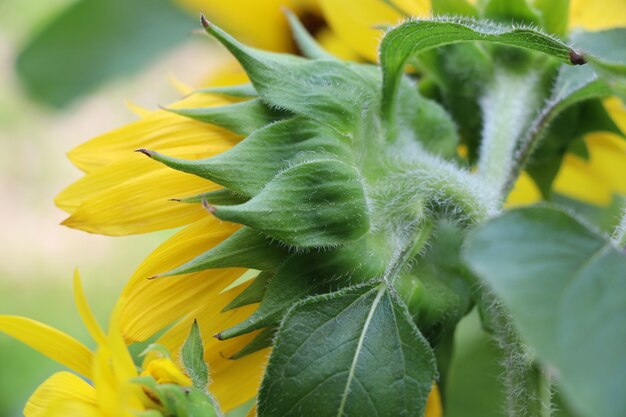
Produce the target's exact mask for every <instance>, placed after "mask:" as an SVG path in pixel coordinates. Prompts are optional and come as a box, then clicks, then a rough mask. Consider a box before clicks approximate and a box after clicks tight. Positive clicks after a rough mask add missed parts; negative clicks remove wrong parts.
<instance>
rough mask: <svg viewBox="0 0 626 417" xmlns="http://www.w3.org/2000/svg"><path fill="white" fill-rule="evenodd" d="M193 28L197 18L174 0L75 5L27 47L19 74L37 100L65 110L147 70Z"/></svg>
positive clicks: (90, 0) (96, 0)
mask: <svg viewBox="0 0 626 417" xmlns="http://www.w3.org/2000/svg"><path fill="white" fill-rule="evenodd" d="M193 28H194V22H193V17H190V16H188V15H186V14H184V13H183V12H182V11H181V10H180V8H178V7H175V5H174V4H173V3H172V2H171V1H169V0H133V1H127V0H81V1H77V2H72V4H71V6H69V7H68V8H67V9H66V10H64V11H63V12H62V13H61V15H60V16H59V17H58V18H56V19H55V20H53V21H51V22H50V23H49V24H48V25H46V26H45V27H43V28H41V30H39V31H38V33H37V34H35V35H34V37H33V38H32V39H31V40H30V41H29V42H28V43H27V44H26V46H25V47H24V49H23V50H22V51H21V52H20V54H19V56H18V58H17V72H18V74H19V76H20V78H21V80H22V81H23V82H24V84H25V86H26V88H27V90H28V91H29V92H30V93H31V94H32V95H33V96H35V97H37V98H38V99H40V100H42V101H44V102H45V103H47V104H50V105H53V106H57V107H62V106H65V105H67V104H69V103H70V102H71V101H73V100H75V99H76V98H78V97H80V96H81V95H83V94H85V93H87V92H88V91H90V90H92V89H93V88H95V87H97V86H99V85H101V84H103V83H104V82H106V81H108V80H110V79H112V78H115V77H118V76H120V75H124V74H129V73H132V72H135V71H137V70H139V69H141V68H142V67H143V66H145V65H146V64H147V63H149V62H150V61H151V60H153V59H154V58H155V57H157V56H158V55H160V54H162V53H163V52H165V51H167V50H168V49H170V48H172V47H173V46H175V45H177V44H178V43H180V42H181V41H184V40H185V39H187V38H188V37H189V33H190V32H191V30H192V29H193Z"/></svg>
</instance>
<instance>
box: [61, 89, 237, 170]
mask: <svg viewBox="0 0 626 417" xmlns="http://www.w3.org/2000/svg"><path fill="white" fill-rule="evenodd" d="M229 103H232V100H227V99H226V98H224V97H219V96H213V95H211V94H193V95H191V96H189V97H187V98H185V99H184V100H181V101H179V102H177V103H174V104H173V105H172V106H170V107H172V108H184V107H190V108H191V107H209V106H221V105H226V104H229ZM239 139H240V138H239V137H237V136H236V135H234V134H233V133H232V132H229V131H227V130H225V129H221V128H218V127H215V126H212V125H209V124H207V123H202V122H198V121H195V120H192V119H190V118H188V117H183V116H180V115H177V114H174V113H172V112H169V111H166V110H157V111H154V112H152V113H151V114H149V115H147V116H146V117H144V118H142V119H140V120H137V121H135V122H133V123H129V124H127V125H125V126H122V127H121V128H119V129H115V130H113V131H111V132H108V133H105V134H103V135H100V136H98V137H96V138H94V139H91V140H90V141H87V142H85V143H83V144H81V145H79V146H77V147H76V148H74V149H72V150H71V151H70V152H69V153H68V156H69V158H70V160H71V161H72V162H73V163H74V165H76V166H77V167H78V168H80V169H81V170H83V171H85V172H89V171H91V170H93V169H95V168H97V167H100V166H103V165H106V164H109V163H112V162H117V161H120V160H125V159H132V158H133V151H134V150H135V149H139V148H148V149H157V148H162V149H163V148H170V147H180V146H182V145H189V146H193V145H211V146H220V145H221V146H224V147H232V146H233V145H235V144H236V143H237V142H238V141H239Z"/></svg>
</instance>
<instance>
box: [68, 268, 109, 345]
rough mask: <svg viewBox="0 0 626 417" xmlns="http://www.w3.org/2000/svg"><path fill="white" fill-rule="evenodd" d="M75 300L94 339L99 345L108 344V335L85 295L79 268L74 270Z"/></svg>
mask: <svg viewBox="0 0 626 417" xmlns="http://www.w3.org/2000/svg"><path fill="white" fill-rule="evenodd" d="M74 300H75V302H76V307H77V308H78V313H79V314H80V317H81V318H82V319H83V323H85V327H87V330H88V331H89V334H90V335H91V337H93V340H95V341H96V343H97V344H99V345H106V343H107V342H106V336H105V335H104V332H103V331H102V328H101V327H100V325H99V324H98V321H97V320H96V318H95V317H94V315H93V313H92V312H91V308H90V307H89V303H87V298H86V297H85V292H84V291H83V286H82V284H81V282H80V274H79V272H78V269H77V270H76V271H74Z"/></svg>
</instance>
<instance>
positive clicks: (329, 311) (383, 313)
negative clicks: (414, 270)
mask: <svg viewBox="0 0 626 417" xmlns="http://www.w3.org/2000/svg"><path fill="white" fill-rule="evenodd" d="M436 377H437V372H436V368H435V359H434V356H433V352H432V350H431V349H430V346H429V345H428V343H427V342H426V341H425V339H424V338H423V337H422V336H421V335H420V333H419V331H418V330H417V328H416V327H415V325H414V324H413V322H412V320H411V318H410V317H409V316H408V313H407V311H406V307H405V306H404V305H402V304H400V303H399V302H398V301H397V300H395V299H394V298H393V297H392V296H391V294H390V293H389V291H388V290H387V289H386V287H385V286H384V285H382V284H374V285H365V286H360V287H353V288H350V289H347V290H344V291H340V292H337V293H334V294H330V295H322V296H317V297H314V298H311V299H308V300H306V301H304V302H302V303H300V304H298V305H296V306H295V307H294V308H293V309H291V310H290V311H289V313H288V314H287V316H286V317H285V319H284V320H283V323H282V325H281V327H280V329H279V332H278V334H277V336H276V342H275V347H274V349H273V351H272V354H271V356H270V361H269V364H268V367H267V370H266V374H265V377H264V380H263V384H262V386H261V391H260V394H259V403H258V412H259V416H260V417H282V416H285V417H287V416H294V415H311V416H317V417H336V416H347V417H361V416H380V417H387V416H388V417H397V416H401V415H404V416H416V417H417V416H422V415H423V413H424V410H425V407H426V399H427V397H428V394H429V392H430V389H431V386H432V383H433V381H434V380H435V378H436Z"/></svg>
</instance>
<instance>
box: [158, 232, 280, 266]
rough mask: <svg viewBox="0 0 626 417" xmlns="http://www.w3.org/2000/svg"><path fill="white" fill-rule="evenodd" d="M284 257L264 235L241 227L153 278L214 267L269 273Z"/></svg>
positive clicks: (277, 246) (278, 247) (277, 247)
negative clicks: (216, 243) (201, 252)
mask: <svg viewBox="0 0 626 417" xmlns="http://www.w3.org/2000/svg"><path fill="white" fill-rule="evenodd" d="M287 256H289V252H288V251H287V249H285V248H283V247H280V246H279V245H276V244H273V243H272V242H271V241H270V239H268V238H267V236H264V235H263V234H261V233H259V232H257V231H255V230H253V229H251V228H249V227H242V228H241V229H239V230H237V231H236V232H235V233H233V234H232V235H230V236H229V237H227V238H226V239H225V240H224V241H223V242H221V243H220V244H219V245H217V246H215V247H213V248H211V249H209V250H208V251H206V252H204V253H203V254H201V255H198V256H197V257H195V258H193V259H192V260H190V261H189V262H186V263H184V264H182V265H181V266H179V267H177V268H174V269H172V270H171V271H167V272H164V273H162V274H159V275H157V276H156V277H155V278H163V277H170V276H174V275H182V274H189V273H191V272H197V271H203V270H205V269H217V268H233V267H238V268H251V269H259V270H273V269H276V268H277V266H278V265H280V264H281V263H282V262H283V261H284V260H285V259H286V258H287Z"/></svg>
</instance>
